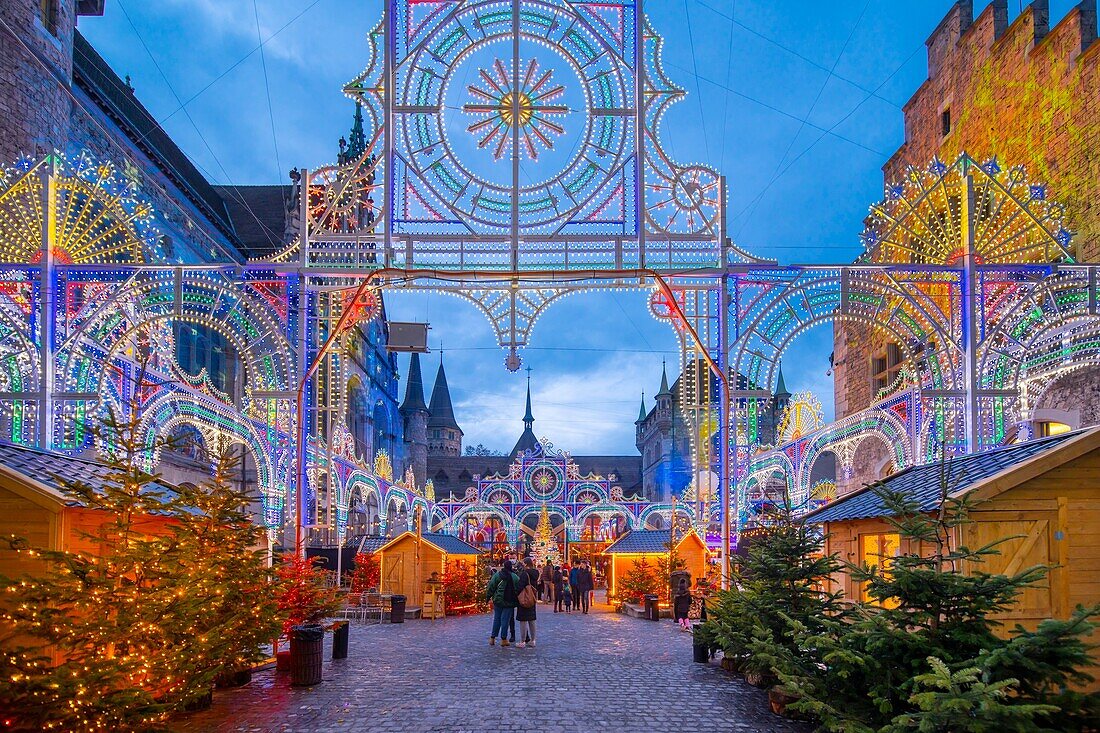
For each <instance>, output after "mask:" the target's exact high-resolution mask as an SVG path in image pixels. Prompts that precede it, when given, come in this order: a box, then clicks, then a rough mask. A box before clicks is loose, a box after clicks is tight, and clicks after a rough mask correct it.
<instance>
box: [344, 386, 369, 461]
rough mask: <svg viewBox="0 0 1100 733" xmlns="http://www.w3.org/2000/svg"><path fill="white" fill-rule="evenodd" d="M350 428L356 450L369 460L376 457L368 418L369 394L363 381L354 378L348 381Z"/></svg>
mask: <svg viewBox="0 0 1100 733" xmlns="http://www.w3.org/2000/svg"><path fill="white" fill-rule="evenodd" d="M347 424H348V430H349V431H351V437H352V439H354V440H355V450H356V452H357V453H359V455H361V456H363V457H364V458H366V459H367V460H368V461H369V460H371V459H372V458H373V457H374V451H372V450H371V432H370V423H369V422H368V420H367V395H366V391H365V390H364V389H363V385H362V383H361V382H360V381H359V380H358V379H352V380H351V381H350V382H349V383H348V414H347Z"/></svg>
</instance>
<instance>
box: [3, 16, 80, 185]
mask: <svg viewBox="0 0 1100 733" xmlns="http://www.w3.org/2000/svg"><path fill="white" fill-rule="evenodd" d="M0 21H2V23H0V59H2V61H0V162H2V163H4V164H10V163H12V162H14V161H15V160H17V159H18V158H19V157H20V156H21V155H28V156H31V157H34V158H38V157H41V156H42V155H44V154H46V153H48V152H50V151H51V150H54V149H58V150H61V149H64V148H65V143H66V135H67V132H68V127H69V108H70V106H71V102H70V98H69V95H68V93H67V92H68V89H69V87H70V84H71V79H72V57H73V28H74V26H75V23H76V10H75V7H74V5H73V2H72V0H54V10H53V13H52V20H48V21H47V23H45V24H43V22H42V19H41V17H40V10H39V2H38V0H5V1H4V2H2V3H0Z"/></svg>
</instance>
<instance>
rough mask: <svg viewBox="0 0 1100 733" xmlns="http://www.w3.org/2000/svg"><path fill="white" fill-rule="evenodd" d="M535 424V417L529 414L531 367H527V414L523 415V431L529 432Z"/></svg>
mask: <svg viewBox="0 0 1100 733" xmlns="http://www.w3.org/2000/svg"><path fill="white" fill-rule="evenodd" d="M534 424H535V416H534V415H532V414H531V367H527V412H526V413H524V415H523V429H524V430H531V429H532V428H533V427H534Z"/></svg>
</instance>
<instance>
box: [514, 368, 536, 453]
mask: <svg viewBox="0 0 1100 733" xmlns="http://www.w3.org/2000/svg"><path fill="white" fill-rule="evenodd" d="M534 426H535V416H534V414H532V412H531V367H527V412H525V413H524V415H523V433H521V434H520V436H519V440H517V441H516V444H515V445H514V446H513V447H512V452H511V453H509V454H508V456H509V458H512V459H515V457H516V456H518V455H522V454H523V453H525V452H526V451H529V450H531V449H532V448H534V447H535V446H537V445H538V444H539V439H538V438H536V437H535V430H534Z"/></svg>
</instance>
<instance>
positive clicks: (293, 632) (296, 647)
mask: <svg viewBox="0 0 1100 733" xmlns="http://www.w3.org/2000/svg"><path fill="white" fill-rule="evenodd" d="M324 641H325V630H324V629H323V628H321V626H319V625H317V624H303V625H301V626H294V627H292V628H291V629H290V684H292V685H294V686H296V687H309V686H312V685H319V684H321V658H322V657H323V656H324Z"/></svg>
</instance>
